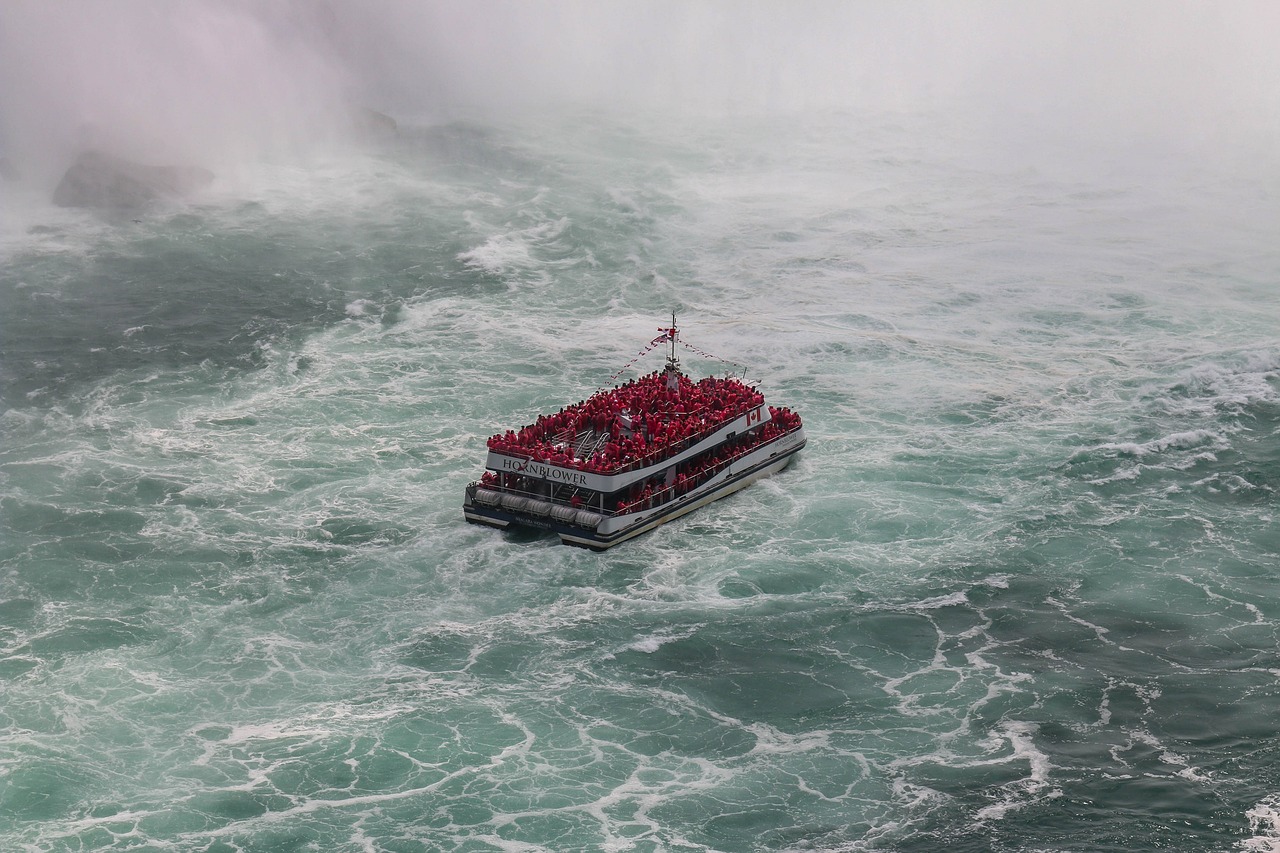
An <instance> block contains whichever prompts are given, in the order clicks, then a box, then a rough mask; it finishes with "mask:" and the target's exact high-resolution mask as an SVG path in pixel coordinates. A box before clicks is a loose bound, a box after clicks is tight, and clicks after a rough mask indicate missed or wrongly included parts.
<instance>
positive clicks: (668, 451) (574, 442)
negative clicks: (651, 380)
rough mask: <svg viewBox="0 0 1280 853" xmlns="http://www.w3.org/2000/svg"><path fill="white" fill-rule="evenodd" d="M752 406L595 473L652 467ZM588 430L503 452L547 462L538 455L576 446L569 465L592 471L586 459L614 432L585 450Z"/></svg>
mask: <svg viewBox="0 0 1280 853" xmlns="http://www.w3.org/2000/svg"><path fill="white" fill-rule="evenodd" d="M750 409H751V404H747V403H739V404H738V405H736V406H734V407H733V410H732V414H730V415H729V416H728V417H726V418H721V419H719V420H716V421H708V422H707V423H706V424H705V425H704V426H703V428H702V429H701V430H699V431H698V432H696V433H694V434H692V435H688V436H685V437H684V438H682V439H680V440H679V441H677V442H672V443H670V444H663V445H660V446H658V447H656V448H654V449H652V450H650V451H648V452H647V453H645V454H644V455H643V456H637V457H633V458H631V459H628V460H627V461H626V462H624V463H622V464H620V465H615V466H614V467H612V468H609V469H607V470H602V471H594V473H597V474H603V475H605V476H610V475H613V474H626V473H628V472H631V471H635V470H638V469H640V468H645V467H648V466H649V465H652V464H653V463H654V462H659V461H661V460H663V459H665V458H667V457H668V456H674V455H675V454H677V453H681V452H683V451H684V450H686V449H688V448H690V447H692V446H693V445H694V444H697V443H698V442H699V441H702V440H703V439H704V438H706V437H707V436H708V435H710V434H711V433H713V432H715V431H716V430H718V429H720V428H721V427H722V426H724V425H725V424H726V423H728V422H729V421H731V420H733V419H734V418H738V417H741V416H742V415H743V414H744V413H746V412H748V411H750ZM711 411H712V408H711V407H710V406H701V407H699V408H697V409H694V410H693V411H691V412H663V413H662V414H664V415H668V416H672V417H681V418H683V419H686V420H687V419H689V418H695V417H703V416H704V415H705V414H706V413H708V412H711ZM635 417H636V422H637V423H640V422H642V421H643V416H642V415H636V416H635ZM587 433H590V434H593V435H594V434H595V431H594V430H583V431H582V432H581V433H578V434H577V436H575V435H574V433H573V429H572V428H571V427H569V428H565V429H563V430H561V431H560V432H558V433H556V434H555V435H554V436H552V438H551V441H550V442H549V443H548V442H541V441H540V442H538V443H537V444H535V445H534V446H533V447H523V446H519V445H516V446H507V447H503V448H502V449H501V452H502V453H504V454H506V455H507V456H514V457H516V458H519V459H526V460H533V461H539V462H545V461H546V459H545V458H543V459H539V458H538V456H539V455H542V456H544V457H546V456H548V455H549V454H548V453H547V450H548V449H551V448H554V447H556V446H568V447H572V448H573V451H574V453H573V456H574V457H575V458H574V462H573V463H571V464H568V465H566V466H565V467H567V468H573V469H575V470H578V471H591V470H593V469H590V468H587V467H586V461H587V460H589V459H590V458H591V456H592V455H594V454H595V453H596V452H597V451H599V450H600V449H601V448H602V447H604V446H605V445H606V444H608V442H609V439H610V435H609V433H608V432H602V433H600V434H599V439H598V440H597V442H596V443H595V446H594V447H590V448H589V450H590V452H584V451H585V450H587V449H588V448H585V447H583V446H582V445H583V444H586V443H587V442H586V441H584V439H583V436H584V434H587ZM540 445H541V446H540Z"/></svg>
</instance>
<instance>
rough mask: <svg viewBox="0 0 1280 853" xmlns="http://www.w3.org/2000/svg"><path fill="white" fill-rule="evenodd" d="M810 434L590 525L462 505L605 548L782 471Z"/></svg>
mask: <svg viewBox="0 0 1280 853" xmlns="http://www.w3.org/2000/svg"><path fill="white" fill-rule="evenodd" d="M805 444H806V439H805V436H804V430H803V428H801V429H799V430H796V431H795V432H792V433H788V434H787V435H784V436H780V437H779V438H778V439H776V440H774V441H771V442H769V443H767V444H765V445H762V446H760V447H758V448H756V449H754V450H752V451H751V452H749V453H746V454H744V455H743V456H741V457H740V458H738V459H735V460H733V462H732V463H731V464H730V465H728V466H727V467H726V468H725V469H724V470H723V471H720V472H718V473H717V474H716V475H715V476H714V477H712V478H711V479H710V480H709V481H708V482H706V483H703V484H702V485H700V486H698V487H697V488H696V489H693V490H691V491H690V492H689V493H688V494H686V495H683V496H681V497H679V498H676V499H675V500H673V501H670V502H669V503H665V504H662V505H661V506H657V507H654V508H652V509H647V510H640V511H638V512H632V513H627V514H624V515H612V516H597V517H598V518H600V520H599V522H598V523H597V524H596V525H595V526H594V527H590V526H587V525H581V524H565V523H563V522H560V521H557V520H556V519H554V518H551V517H548V516H547V515H545V514H540V513H530V512H525V511H521V510H518V509H510V508H506V507H503V506H501V505H492V506H486V505H484V504H482V503H480V502H478V501H475V500H474V499H473V496H472V495H470V494H469V495H468V497H467V501H466V503H465V504H464V505H463V514H464V515H465V516H466V519H467V521H470V522H472V523H474V524H486V525H489V526H491V527H497V528H500V529H503V530H505V529H508V528H510V527H513V526H515V527H534V528H542V529H546V530H551V531H554V532H555V533H556V534H558V535H559V536H560V541H561V542H563V543H564V544H566V545H576V546H578V547H581V548H590V549H591V550H593V551H604V550H606V549H608V548H612V547H613V546H614V545H617V544H619V543H621V542H626V541H627V540H628V539H632V538H634V537H636V536H639V535H641V534H643V533H647V532H649V531H650V530H653V529H654V528H656V527H659V526H660V525H663V524H665V523H667V522H668V521H672V520H674V519H677V518H680V517H681V516H682V515H685V514H687V513H690V512H693V511H694V510H695V509H698V508H699V507H702V506H706V505H707V504H709V503H711V502H712V501H716V500H719V499H720V498H723V497H726V496H727V495H731V494H733V493H734V492H736V491H738V490H739V489H742V488H745V487H747V486H749V485H751V484H752V483H754V482H755V481H756V480H759V479H760V478H762V477H767V476H769V475H770V474H774V473H776V472H778V471H781V470H782V469H783V468H785V467H787V465H789V464H790V463H791V460H792V459H794V458H795V455H796V454H797V453H799V452H800V450H801V449H803V448H804V446H805Z"/></svg>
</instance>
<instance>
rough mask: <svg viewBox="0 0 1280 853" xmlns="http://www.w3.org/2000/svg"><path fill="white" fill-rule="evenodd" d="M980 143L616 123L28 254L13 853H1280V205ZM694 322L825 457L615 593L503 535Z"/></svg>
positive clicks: (7, 551) (7, 564)
mask: <svg viewBox="0 0 1280 853" xmlns="http://www.w3.org/2000/svg"><path fill="white" fill-rule="evenodd" d="M979 142H980V135H978V134H975V132H974V131H973V130H972V129H966V128H965V127H964V126H963V125H959V124H956V123H947V122H942V121H939V120H935V119H934V118H931V117H929V116H887V115H880V114H868V115H831V116H813V115H810V116H807V117H804V118H803V119H791V120H787V121H783V120H772V121H760V122H729V121H723V120H714V119H705V120H700V121H692V120H689V121H686V122H685V123H683V124H680V125H669V124H656V123H653V124H650V123H646V122H644V121H641V120H639V119H637V120H635V121H633V122H631V123H619V122H614V121H606V120H604V119H601V118H599V117H595V116H592V115H590V114H584V115H579V116H576V117H574V119H573V121H571V122H570V121H563V122H557V121H553V120H544V121H541V122H537V123H534V122H530V123H526V124H513V125H491V124H481V123H456V124H447V125H443V126H429V127H421V128H416V129H415V128H405V129H404V131H403V132H402V134H401V137H400V139H399V140H398V141H397V142H396V143H394V144H388V145H387V146H386V147H383V148H379V149H376V150H372V151H365V152H353V153H349V154H344V155H342V156H338V155H333V156H329V157H319V156H317V157H316V158H314V159H313V160H311V161H308V162H304V163H288V164H284V163H279V164H275V165H271V164H266V165H262V166H260V167H257V169H256V170H255V171H253V172H252V173H245V174H240V175H237V176H235V179H234V180H232V179H230V178H226V177H224V178H223V179H220V180H219V181H218V182H217V183H215V186H214V187H213V188H212V189H211V190H210V191H209V193H208V194H206V195H204V196H202V197H200V198H198V199H195V200H194V201H193V202H192V203H191V204H190V205H186V206H182V207H178V208H163V209H156V210H152V211H149V212H147V213H145V214H143V215H141V216H139V217H137V218H136V219H135V218H127V217H125V218H119V219H112V218H110V217H107V218H103V217H99V216H95V215H91V214H85V213H80V212H69V211H61V210H54V209H52V208H47V207H42V206H33V207H32V208H31V209H30V210H29V211H27V212H25V213H24V217H25V219H24V221H23V222H22V223H21V227H14V228H12V229H11V230H10V232H9V233H7V234H6V235H5V239H4V245H3V257H4V262H3V268H2V272H0V324H2V328H0V332H2V334H3V338H2V339H0V358H2V363H0V370H2V375H0V381H2V382H3V389H2V390H3V395H4V413H3V415H2V416H0V423H2V428H3V443H2V445H0V524H2V525H3V528H2V533H0V561H2V562H0V566H2V568H0V696H2V697H3V698H2V700H0V848H3V849H6V850H182V851H185V850H209V851H276V850H324V851H338V850H341V851H368V850H374V851H419V850H423V851H425V850H468V851H485V850H521V851H524V850H555V851H559V850H610V851H622V850H639V851H685V850H688V851H740V850H865V851H933V850H939V849H947V850H958V851H988V850H997V851H1044V850H1054V851H1068V850H1070V851H1085V850H1087V851H1108V850H1138V849H1142V850H1146V849H1170V850H1180V851H1230V850H1275V849H1278V848H1277V845H1280V821H1278V820H1277V812H1280V755H1278V754H1277V744H1278V743H1280V740H1278V739H1277V733H1278V732H1277V726H1278V723H1277V719H1276V716H1275V713H1274V708H1275V705H1276V700H1277V696H1278V695H1280V681H1278V679H1277V675H1278V673H1280V661H1278V660H1277V627H1278V626H1280V621H1278V620H1280V580H1278V578H1280V573H1278V572H1277V553H1278V552H1280V525H1278V524H1277V522H1276V519H1275V514H1276V509H1277V496H1276V490H1277V488H1280V338H1278V337H1277V334H1276V328H1277V321H1278V320H1280V289H1277V284H1278V283H1280V243H1277V241H1276V239H1275V238H1276V235H1277V234H1280V228H1278V227H1277V226H1280V213H1278V211H1280V206H1278V204H1277V196H1276V192H1277V184H1276V183H1275V179H1274V177H1272V178H1264V179H1260V178H1259V176H1257V175H1248V176H1244V175H1243V174H1241V173H1238V172H1233V171H1231V170H1228V169H1215V168H1214V167H1212V165H1211V164H1209V163H1204V162H1199V161H1197V160H1196V159H1195V158H1194V157H1174V156H1172V155H1171V156H1169V157H1168V158H1167V159H1163V160H1156V161H1152V162H1145V163H1142V164H1141V165H1140V167H1136V168H1135V167H1133V164H1127V165H1125V166H1124V167H1122V164H1116V163H1108V162H1103V161H1101V160H1099V161H1094V162H1089V161H1088V160H1086V159H1082V158H1075V157H1074V156H1073V155H1072V152H1064V151H1055V150H1053V149H1051V148H1048V147H1046V148H1045V149H1044V150H1043V151H1042V152H1041V155H1040V156H1037V157H1035V158H1017V157H1010V156H1007V154H1008V152H1002V151H999V150H990V149H986V148H984V147H983V146H982V145H981V144H979ZM672 310H675V311H677V312H678V314H679V318H680V323H681V327H682V332H683V334H684V335H685V336H686V337H687V339H688V340H689V341H691V342H692V343H694V344H696V345H698V346H699V347H700V348H702V349H704V350H706V351H708V352H711V353H714V354H717V355H720V356H722V357H724V358H726V359H730V360H733V361H737V362H741V363H744V364H747V365H749V367H750V372H749V374H748V376H749V378H750V379H752V380H753V381H758V382H760V383H761V386H762V388H763V389H764V390H765V391H766V393H767V394H768V396H769V399H770V401H771V402H775V401H776V402H777V403H779V404H785V405H790V406H792V407H794V408H795V409H797V410H798V411H799V412H801V413H802V414H803V415H804V417H805V426H806V431H807V433H808V437H809V446H808V448H807V449H806V450H805V452H804V453H803V454H802V455H801V457H800V458H799V460H798V461H797V462H796V463H795V464H794V465H793V466H792V467H791V468H789V469H788V470H787V471H785V472H783V473H782V474H780V475H778V476H776V477H774V478H771V479H769V480H766V481H762V482H760V483H758V484H756V485H754V486H752V487H751V488H750V489H747V490H745V491H743V492H741V493H739V494H737V495H735V496H733V497H732V498H729V499H726V500H724V501H721V502H719V503H717V504H714V505H712V506H710V507H708V508H705V509H703V510H700V511H699V512H697V513H695V514H693V515H691V516H688V517H686V518H685V519H682V520H680V521H678V522H676V523H673V524H670V525H668V526H666V527H664V528H662V529H660V530H658V531H656V532H655V533H653V534H651V535H647V536H645V537H642V538H640V539H638V540H635V541H633V542H630V543H627V544H626V545H624V546H621V547H618V548H616V549H614V550H611V551H609V552H606V553H604V554H594V553H590V552H585V551H580V550H577V549H570V548H565V547H562V546H560V545H558V544H557V543H556V540H555V539H554V538H548V537H545V536H540V535H536V534H515V535H506V534H502V533H499V532H496V531H492V530H489V529H485V528H480V527H475V526H471V525H467V524H465V523H464V522H463V519H462V513H461V500H462V491H463V487H464V486H465V484H466V483H468V482H469V481H471V480H473V479H475V478H476V477H477V476H478V474H479V473H480V464H481V460H482V458H483V454H484V439H485V438H486V437H487V436H489V435H491V434H492V433H494V432H496V431H498V430H499V429H505V428H507V427H511V426H518V425H520V424H523V423H527V422H529V421H530V420H532V419H533V418H534V417H535V416H536V414H537V413H538V412H540V411H544V410H547V409H555V408H558V407H560V406H561V405H564V404H566V403H570V402H574V401H577V400H580V399H582V398H584V397H585V396H587V395H589V394H590V393H592V392H593V391H594V390H596V389H597V388H598V387H600V385H602V384H604V383H605V382H606V381H607V380H608V378H609V377H610V376H611V375H612V374H613V372H614V371H615V370H616V369H617V368H618V367H620V366H621V365H622V364H625V363H626V362H627V361H628V360H629V359H630V358H631V357H632V356H633V355H634V354H635V352H636V351H638V350H639V349H640V348H642V347H643V346H644V345H645V344H646V343H647V342H648V341H649V340H650V339H651V338H652V337H653V336H654V335H655V334H656V329H657V328H658V327H659V326H662V325H663V324H664V322H666V321H667V320H668V319H669V314H670V312H671V311H672ZM658 357H659V356H656V355H655V356H653V358H658ZM686 366H687V367H688V368H689V369H690V370H691V372H695V373H698V372H702V371H707V370H714V369H717V368H718V365H717V364H716V363H714V362H699V360H698V359H696V358H692V357H690V358H688V359H686ZM644 367H645V370H646V371H647V370H650V369H656V367H657V364H656V363H655V364H652V365H644Z"/></svg>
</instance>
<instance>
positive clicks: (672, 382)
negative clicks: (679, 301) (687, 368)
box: [663, 311, 680, 391]
mask: <svg viewBox="0 0 1280 853" xmlns="http://www.w3.org/2000/svg"><path fill="white" fill-rule="evenodd" d="M663 331H664V332H666V333H667V339H668V340H669V341H670V342H671V353H670V354H669V355H668V356H667V370H666V378H667V388H668V389H669V390H671V391H675V390H676V389H678V388H679V387H680V379H679V376H680V359H679V358H677V357H676V337H677V336H678V335H679V332H678V331H677V330H676V312H674V311H672V312H671V328H670V329H663Z"/></svg>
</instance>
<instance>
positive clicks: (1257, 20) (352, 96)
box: [0, 0, 1280, 180]
mask: <svg viewBox="0 0 1280 853" xmlns="http://www.w3.org/2000/svg"><path fill="white" fill-rule="evenodd" d="M1277 33H1280V6H1276V5H1275V4H1272V3H1264V2H1246V3H1232V4H1212V3H1193V2H1181V3H1179V2H1174V3H1167V2H1161V3H1154V2H1152V3H1122V4H1115V3H1107V2H1070V3H1067V2H1062V3H1037V4H1026V3H1013V2H987V3H965V4H955V3H945V2H915V3H889V2H813V1H812V0H810V2H795V3H785V4H783V3H765V2H727V0H713V2H699V3H682V2H670V1H669V0H660V2H639V0H636V2H585V0H566V2H523V3H516V2H496V0H482V2H474V3H440V2H436V3H420V2H400V3H395V2H373V3H364V2H361V3H354V2H352V3H336V2H335V3H329V4H313V3H305V2H289V0H280V2H273V3H265V4H264V3H249V2H238V0H192V2H184V3H170V2H161V0H129V2H119V3H111V4H78V3H70V2H16V3H14V2H10V3H6V4H3V5H2V6H0V150H2V153H3V155H4V156H5V157H7V158H8V159H9V160H10V161H11V162H12V163H13V164H14V165H16V166H17V167H18V169H19V170H20V171H22V172H23V173H24V174H27V175H36V176H40V177H41V178H43V179H44V180H50V179H52V178H53V176H55V175H56V174H57V173H58V172H59V170H60V169H62V168H65V164H66V162H67V160H68V158H69V157H71V156H73V155H74V152H75V151H77V150H83V149H85V148H88V147H94V148H102V149H105V150H109V151H112V152H113V153H117V154H119V155H121V156H129V157H135V158H138V159H142V160H146V161H150V162H174V161H178V162H195V163H201V164H205V165H209V166H211V167H214V168H216V167H217V166H218V165H219V164H222V163H227V162H236V161H238V160H243V159H246V158H263V157H266V158H273V157H290V156H295V155H297V154H298V153H299V152H305V151H308V150H314V149H315V148H316V147H317V146H326V145H334V144H340V143H344V142H346V141H349V140H350V139H351V138H352V137H353V136H355V135H358V134H356V133H354V132H353V128H356V129H358V121H357V120H353V116H355V115H358V113H359V111H360V110H362V109H374V110H378V111H382V112H385V113H387V114H389V115H391V116H393V117H394V118H396V119H397V120H398V121H401V122H409V123H414V122H422V123H429V122H438V121H448V120H452V119H455V118H459V117H466V118H479V119H489V120H494V119H497V120H505V119H519V118H520V117H522V116H528V115H532V114H539V113H545V112H547V111H553V110H554V111H560V110H570V111H571V110H582V109H586V110H595V111H601V112H605V113H615V114H618V115H621V116H627V117H636V116H640V117H641V118H640V119H639V120H648V119H647V118H646V117H649V116H652V117H655V120H660V119H658V118H657V117H660V116H662V115H672V114H676V115H683V116H698V115H707V114H711V115H730V116H732V115H757V114H764V115H769V114H775V115H776V114H782V115H786V114H806V113H813V112H822V111H838V112H854V113H866V112H885V111H891V112H892V111H897V112H916V113H918V112H928V111H933V112H938V113H940V114H946V115H949V116H952V117H955V118H959V119H962V120H964V121H965V122H967V123H969V124H970V125H971V126H972V127H974V128H976V129H978V131H979V132H980V135H981V136H980V138H985V139H986V140H988V141H989V142H990V143H991V144H992V145H993V146H995V147H997V148H1001V149H1015V150H1016V149H1017V148H1018V147H1019V146H1021V145H1033V144H1035V143H1034V142H1031V141H1028V140H1029V139H1030V138H1038V139H1065V140H1067V141H1068V143H1069V144H1073V145H1079V146H1082V147H1086V148H1088V147H1092V148H1099V149H1102V150H1106V151H1110V152H1116V153H1119V154H1123V155H1125V156H1131V157H1141V156H1144V155H1145V154H1147V153H1150V152H1165V151H1173V152H1177V153H1180V154H1192V155H1196V156H1203V157H1206V158H1211V159H1216V160H1219V161H1241V160H1244V161H1254V160H1258V159H1264V160H1269V161H1270V162H1271V163H1272V164H1273V165H1274V162H1275V160H1274V158H1275V156H1276V155H1275V154H1274V151H1276V150H1280V86H1278V85H1277V84H1276V81H1277V80H1280V54H1277V52H1276V51H1274V50H1273V47H1274V42H1275V36H1276V34H1277Z"/></svg>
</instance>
